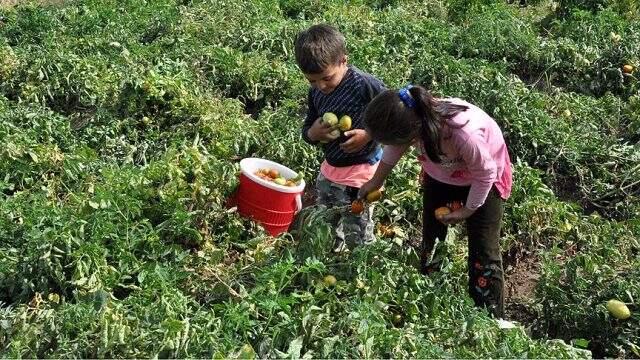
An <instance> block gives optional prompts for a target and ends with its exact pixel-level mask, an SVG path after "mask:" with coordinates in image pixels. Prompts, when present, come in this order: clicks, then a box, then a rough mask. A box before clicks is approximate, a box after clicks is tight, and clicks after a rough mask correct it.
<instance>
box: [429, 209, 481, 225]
mask: <svg viewBox="0 0 640 360" xmlns="http://www.w3.org/2000/svg"><path fill="white" fill-rule="evenodd" d="M474 212H475V210H471V209H467V208H466V207H463V208H461V209H459V210H456V211H454V212H452V213H450V214H449V215H444V216H443V217H441V218H439V219H438V220H440V222H441V223H443V224H445V225H454V224H457V223H460V222H463V221H465V220H467V219H468V218H469V217H470V216H471V215H473V213H474Z"/></svg>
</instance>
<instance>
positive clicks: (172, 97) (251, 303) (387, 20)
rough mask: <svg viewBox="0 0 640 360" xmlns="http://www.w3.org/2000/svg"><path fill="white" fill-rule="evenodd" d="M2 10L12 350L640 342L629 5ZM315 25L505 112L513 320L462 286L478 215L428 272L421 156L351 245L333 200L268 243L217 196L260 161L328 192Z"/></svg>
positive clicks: (472, 348) (304, 2) (159, 351)
mask: <svg viewBox="0 0 640 360" xmlns="http://www.w3.org/2000/svg"><path fill="white" fill-rule="evenodd" d="M0 4H1V5H0V144H1V145H0V357H2V358H134V357H135V358H153V357H155V358H256V357H258V358H284V357H287V358H302V357H304V358H382V357H384V358H388V357H394V358H591V357H595V358H639V357H640V70H638V69H637V68H638V67H640V8H639V7H638V3H637V1H636V0H559V1H557V2H552V1H547V0H529V1H528V6H526V7H520V6H519V5H518V1H515V3H513V4H509V3H507V2H505V1H504V0H500V1H499V0H420V1H418V0H407V1H398V0H353V1H340V0H327V1H320V0H251V1H250V0H234V1H228V0H208V1H205V0H120V1H115V0H100V1H98V0H84V1H80V0H75V1H74V0H68V1H62V0H58V1H12V2H6V3H2V2H0ZM318 22H327V23H330V24H333V25H335V26H336V27H338V28H339V29H340V31H342V32H343V33H344V34H345V37H346V39H347V47H348V52H349V62H350V63H351V64H353V65H355V66H357V67H358V68H360V69H362V70H364V71H367V72H369V73H371V74H373V75H375V76H377V77H379V78H380V79H381V80H383V81H384V82H385V83H386V85H387V86H389V87H390V88H399V87H402V86H404V85H406V84H408V83H413V84H423V85H425V86H426V87H429V88H430V89H432V90H433V91H434V92H435V93H436V94H440V95H445V96H455V97H460V98H464V99H466V100H468V101H470V102H472V103H474V104H476V105H478V106H480V107H481V108H483V109H484V110H485V111H487V113H489V114H490V115H492V116H493V117H494V118H495V119H496V120H497V122H498V123H499V125H500V126H501V128H502V129H503V131H504V135H505V138H506V140H507V144H508V146H509V151H510V153H511V158H512V161H513V163H514V188H513V194H512V197H511V198H510V199H509V200H508V202H507V204H506V210H505V217H504V223H503V236H502V240H503V242H502V247H503V258H504V261H505V269H506V290H507V293H506V294H507V319H506V320H509V321H512V322H513V323H514V324H515V327H514V328H509V327H507V326H504V323H501V322H497V321H496V320H494V319H492V318H491V317H490V316H489V315H488V313H487V312H486V311H485V310H481V309H477V308H475V307H474V306H473V301H472V300H471V298H469V296H468V295H467V271H466V266H467V263H466V238H465V234H464V228H463V227H462V226H459V227H455V228H452V229H451V230H450V232H449V236H448V238H447V240H446V241H445V242H443V243H441V244H439V245H438V248H437V253H436V255H437V256H438V257H440V258H441V259H442V261H443V264H444V266H443V269H442V270H441V271H440V272H438V273H435V274H433V275H431V276H428V277H425V276H423V275H421V274H420V273H419V271H418V269H417V263H418V257H417V254H416V249H415V246H417V244H418V243H419V239H420V237H421V234H420V231H421V209H422V194H421V193H420V189H419V185H418V184H419V182H418V175H419V172H420V166H419V163H418V161H417V160H416V158H415V157H414V156H407V157H405V158H404V159H403V160H402V161H401V163H400V164H399V165H398V166H397V168H396V170H395V171H394V173H393V174H392V176H391V177H390V179H389V181H388V182H387V184H386V192H385V195H384V197H383V198H382V199H381V200H380V201H379V203H378V204H377V205H376V210H375V220H376V223H377V224H378V226H377V230H376V234H377V238H378V241H376V242H375V243H373V244H371V245H367V246H363V247H360V248H358V249H356V250H355V251H353V252H350V253H347V254H341V255H334V254H332V253H331V248H332V245H333V240H332V230H333V229H331V227H330V226H329V225H328V223H327V219H326V213H325V212H323V211H322V209H320V211H307V212H304V215H305V216H304V218H301V219H299V220H300V221H299V222H298V223H297V224H296V225H297V226H296V227H294V228H292V230H291V232H290V233H285V234H283V235H281V236H278V237H275V238H274V237H271V236H269V235H268V234H267V233H266V232H265V231H264V230H263V229H262V228H261V227H260V226H258V225H256V224H255V223H253V222H251V221H248V220H246V219H244V218H242V217H240V216H239V215H238V214H237V212H236V211H234V208H229V207H228V206H226V204H227V198H228V197H229V196H230V194H231V193H232V192H233V190H234V189H235V188H236V186H237V185H238V171H239V160H240V159H243V158H246V157H260V158H265V159H270V160H273V161H276V162H278V163H281V164H284V165H286V166H288V167H290V168H292V169H294V170H296V171H301V172H302V173H304V177H305V180H306V182H307V189H308V190H310V189H311V188H313V183H314V180H315V178H316V176H317V171H318V169H319V164H320V161H321V159H322V154H321V151H320V150H319V149H318V148H316V147H313V146H310V145H308V144H306V143H304V142H303V141H302V139H301V136H300V129H301V126H302V121H303V118H304V114H305V111H306V100H307V91H308V86H309V85H308V82H307V81H306V80H305V78H304V76H303V75H302V73H301V72H300V71H299V70H298V67H297V65H296V63H295V59H294V56H293V41H294V38H295V35H296V33H297V32H298V31H299V30H301V29H304V28H306V27H308V26H309V25H311V24H315V23H318ZM305 199H306V202H307V203H312V202H313V193H312V192H311V191H310V192H309V193H308V194H307V196H306V197H305ZM328 275H331V276H333V277H335V280H336V281H332V280H333V279H332V278H331V276H329V277H327V276H328ZM611 299H617V300H619V301H621V302H624V303H625V304H626V305H627V306H628V308H629V309H630V311H631V316H630V317H629V318H627V319H617V318H615V317H613V316H612V314H611V313H610V312H609V311H608V310H607V308H606V304H607V301H609V300H611Z"/></svg>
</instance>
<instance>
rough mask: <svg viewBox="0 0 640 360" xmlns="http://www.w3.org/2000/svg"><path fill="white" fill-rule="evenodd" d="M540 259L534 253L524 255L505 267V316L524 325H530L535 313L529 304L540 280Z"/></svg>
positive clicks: (533, 298) (533, 299) (532, 300)
mask: <svg viewBox="0 0 640 360" xmlns="http://www.w3.org/2000/svg"><path fill="white" fill-rule="evenodd" d="M540 271H541V269H540V261H539V259H538V258H537V256H535V255H533V254H532V255H529V256H527V257H524V258H523V259H521V260H520V261H518V262H515V263H514V264H512V265H506V269H505V317H506V318H507V319H508V320H514V321H518V322H519V323H521V324H522V325H524V326H525V327H527V326H529V325H532V324H533V323H534V321H535V320H536V317H537V316H536V314H535V312H534V311H533V310H532V308H531V305H532V303H533V302H534V301H535V289H536V285H537V284H538V281H539V280H540Z"/></svg>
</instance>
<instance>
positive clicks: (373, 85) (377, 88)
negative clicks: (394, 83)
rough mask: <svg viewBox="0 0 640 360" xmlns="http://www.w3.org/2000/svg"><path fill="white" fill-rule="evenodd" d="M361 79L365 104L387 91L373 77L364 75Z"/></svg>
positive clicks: (382, 84) (380, 82)
mask: <svg viewBox="0 0 640 360" xmlns="http://www.w3.org/2000/svg"><path fill="white" fill-rule="evenodd" d="M363 79H364V86H363V90H364V94H363V96H364V100H365V103H366V104H368V103H369V102H371V100H373V98H374V97H376V96H377V95H378V94H380V93H381V92H383V91H385V90H387V87H386V86H385V85H384V83H383V82H382V81H380V80H378V79H376V78H375V77H373V76H371V75H369V74H367V75H365V76H364V77H363Z"/></svg>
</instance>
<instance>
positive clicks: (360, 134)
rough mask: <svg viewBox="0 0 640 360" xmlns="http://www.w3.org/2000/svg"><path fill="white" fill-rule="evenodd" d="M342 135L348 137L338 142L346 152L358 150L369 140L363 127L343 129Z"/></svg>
mask: <svg viewBox="0 0 640 360" xmlns="http://www.w3.org/2000/svg"><path fill="white" fill-rule="evenodd" d="M344 136H346V137H348V138H349V140H347V141H345V142H343V143H342V144H340V147H341V148H342V150H343V151H344V152H347V153H354V152H357V151H360V150H361V149H362V148H363V147H364V146H365V145H367V143H368V142H369V141H371V137H370V136H369V134H367V132H366V131H364V130H363V129H353V130H349V131H345V132H344Z"/></svg>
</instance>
